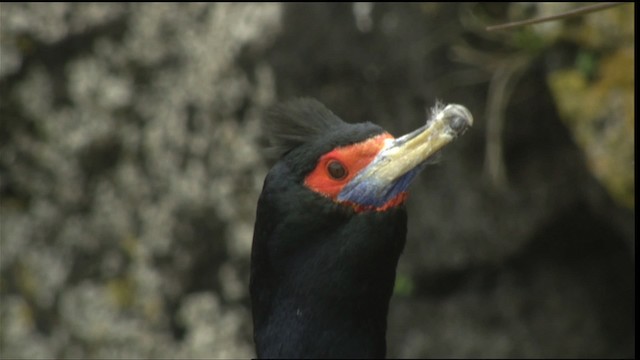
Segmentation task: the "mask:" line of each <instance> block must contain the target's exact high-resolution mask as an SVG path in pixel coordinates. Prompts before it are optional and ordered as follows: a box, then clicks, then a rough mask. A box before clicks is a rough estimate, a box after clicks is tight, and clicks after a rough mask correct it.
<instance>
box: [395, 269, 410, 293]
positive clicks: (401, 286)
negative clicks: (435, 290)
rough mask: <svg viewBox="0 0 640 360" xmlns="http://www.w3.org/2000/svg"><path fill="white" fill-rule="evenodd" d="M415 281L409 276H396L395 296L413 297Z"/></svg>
mask: <svg viewBox="0 0 640 360" xmlns="http://www.w3.org/2000/svg"><path fill="white" fill-rule="evenodd" d="M413 288H414V284H413V279H411V278H410V277H409V276H406V275H403V274H398V275H396V283H395V286H394V287H393V294H394V295H396V296H404V297H406V296H411V294H413Z"/></svg>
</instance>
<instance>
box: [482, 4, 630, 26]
mask: <svg viewBox="0 0 640 360" xmlns="http://www.w3.org/2000/svg"><path fill="white" fill-rule="evenodd" d="M623 4H625V3H624V2H601V3H597V4H593V5H588V6H583V7H579V8H577V9H572V10H569V11H565V12H563V13H560V14H555V15H549V16H543V17H539V18H535V19H527V20H522V21H514V22H510V23H506V24H500V25H493V26H487V28H486V30H487V31H495V30H507V29H512V28H515V27H520V26H525V25H533V24H539V23H543V22H547V21H553V20H559V19H566V18H570V17H574V16H580V15H584V14H588V13H591V12H596V11H600V10H604V9H608V8H610V7H614V6H618V5H623Z"/></svg>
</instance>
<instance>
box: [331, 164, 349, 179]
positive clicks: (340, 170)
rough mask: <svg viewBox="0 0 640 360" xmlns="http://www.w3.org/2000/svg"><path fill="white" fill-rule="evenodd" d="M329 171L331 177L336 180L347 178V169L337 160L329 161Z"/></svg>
mask: <svg viewBox="0 0 640 360" xmlns="http://www.w3.org/2000/svg"><path fill="white" fill-rule="evenodd" d="M327 171H329V175H331V177H332V178H334V179H336V180H341V179H344V178H345V177H346V176H347V169H345V168H344V165H342V163H341V162H340V161H337V160H331V161H329V163H328V164H327Z"/></svg>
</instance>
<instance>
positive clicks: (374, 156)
mask: <svg viewBox="0 0 640 360" xmlns="http://www.w3.org/2000/svg"><path fill="white" fill-rule="evenodd" d="M265 120H266V124H265V125H266V126H265V129H266V131H267V132H268V133H269V136H270V138H271V141H272V144H273V145H274V148H275V150H276V151H277V152H278V153H279V154H280V160H279V161H278V162H277V163H276V164H275V165H274V166H273V167H272V168H271V170H270V171H269V173H268V175H267V177H266V179H265V181H264V187H263V190H262V193H261V195H260V199H259V201H258V209H257V213H256V223H255V229H254V236H253V247H252V254H251V281H250V292H251V305H252V312H253V325H254V340H255V344H256V351H257V355H258V357H260V358H274V357H286V358H328V357H332V358H346V357H351V358H353V357H358V358H365V357H366V358H371V357H375V358H380V357H384V356H385V353H386V341H385V332H386V327H387V312H388V307H389V300H390V298H391V294H392V292H393V286H394V281H395V276H396V265H397V263H398V258H399V256H400V253H401V252H402V249H403V247H404V244H405V239H406V232H407V214H406V211H405V208H404V205H403V203H404V201H405V198H406V190H407V187H408V186H409V184H410V183H411V181H412V180H413V179H414V177H415V176H416V175H417V174H418V173H419V172H420V171H421V170H422V169H423V168H424V167H425V164H426V163H427V160H428V159H429V158H430V157H431V156H432V155H433V154H434V153H436V152H437V151H438V150H440V149H441V148H442V147H443V146H445V145H446V144H448V143H449V142H451V141H452V140H453V139H455V138H456V137H457V136H459V135H460V134H462V133H463V132H464V131H465V130H466V129H467V128H468V127H469V126H471V124H472V117H471V114H470V113H469V111H468V110H467V109H466V108H465V107H463V106H461V105H448V106H446V107H442V106H439V107H437V108H436V109H434V111H433V112H432V116H431V118H430V119H429V120H428V121H427V123H426V125H424V126H423V127H421V128H419V129H418V130H416V131H414V132H412V133H410V134H407V135H405V136H402V137H399V138H393V137H392V136H391V135H390V134H389V133H388V132H386V131H385V130H384V129H382V128H381V127H379V126H377V125H374V124H371V123H359V124H349V123H346V122H344V121H342V120H341V119H339V118H338V117H337V116H336V115H334V114H333V113H332V112H331V111H329V110H328V109H327V108H326V107H325V106H324V105H322V104H321V103H319V102H318V101H315V100H311V99H300V100H294V101H290V102H287V103H283V104H281V105H278V106H276V107H275V108H273V109H272V111H270V112H269V113H268V116H266V119H265Z"/></svg>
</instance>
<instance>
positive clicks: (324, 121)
mask: <svg viewBox="0 0 640 360" xmlns="http://www.w3.org/2000/svg"><path fill="white" fill-rule="evenodd" d="M343 125H345V122H344V121H342V120H341V119H340V118H339V117H337V116H336V115H335V114H334V113H332V112H331V110H329V109H328V108H327V107H326V106H324V105H323V104H322V103H320V102H319V101H317V100H315V99H310V98H300V99H295V100H290V101H287V102H284V103H280V104H278V105H275V106H273V107H272V108H271V109H269V110H268V111H267V113H266V117H265V121H264V122H263V130H264V133H265V134H266V135H267V138H268V139H269V142H270V147H269V148H268V149H267V152H268V153H269V154H270V155H271V156H275V157H280V156H282V155H284V154H286V153H287V152H289V151H290V150H292V149H294V148H296V147H298V146H300V145H302V144H304V143H306V142H308V141H311V140H313V139H316V138H317V137H319V136H321V135H323V134H326V133H328V132H330V131H332V130H334V129H336V128H338V127H340V126H343Z"/></svg>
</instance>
